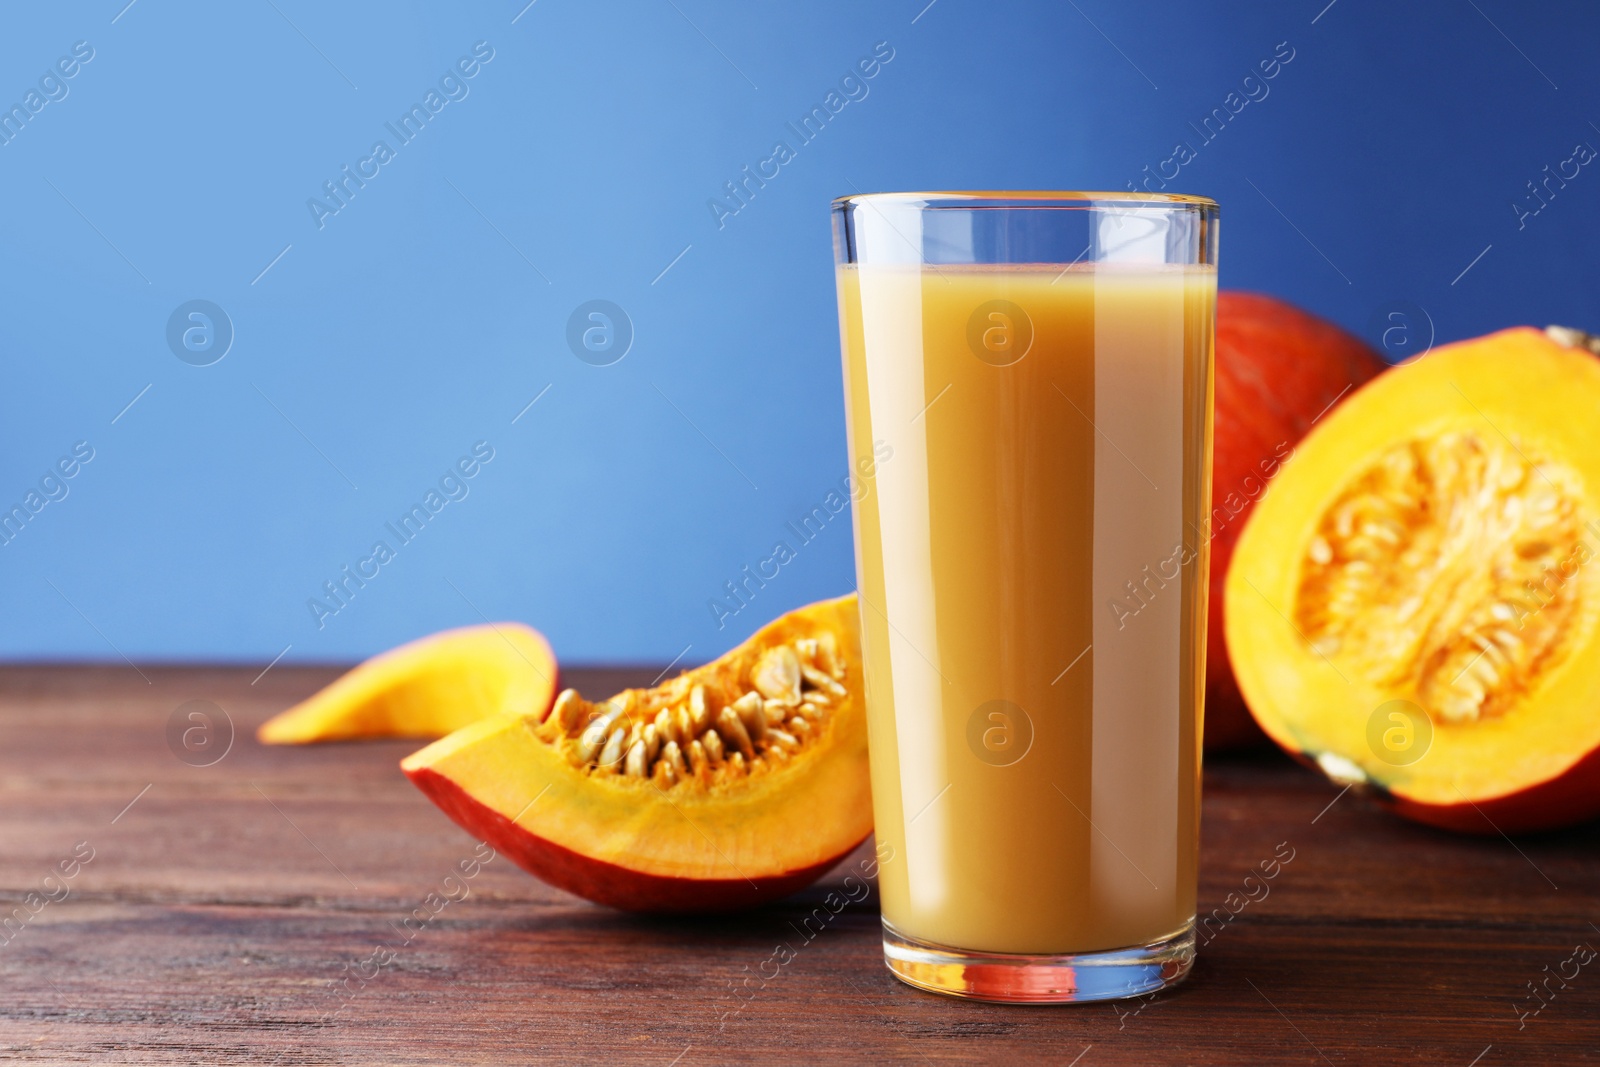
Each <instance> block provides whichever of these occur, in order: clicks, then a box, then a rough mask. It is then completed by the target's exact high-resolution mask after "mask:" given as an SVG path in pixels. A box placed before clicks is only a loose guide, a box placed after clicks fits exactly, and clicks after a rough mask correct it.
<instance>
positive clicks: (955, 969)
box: [883, 919, 1194, 1004]
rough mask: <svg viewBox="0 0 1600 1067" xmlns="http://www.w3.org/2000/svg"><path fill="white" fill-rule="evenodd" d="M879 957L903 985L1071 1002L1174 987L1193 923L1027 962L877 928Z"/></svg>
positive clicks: (1014, 1000)
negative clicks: (1140, 940)
mask: <svg viewBox="0 0 1600 1067" xmlns="http://www.w3.org/2000/svg"><path fill="white" fill-rule="evenodd" d="M883 959H884V962H885V963H887V964H888V965H889V970H890V971H891V972H892V973H893V974H894V976H895V977H896V978H898V979H900V980H901V981H902V982H905V983H907V984H908V985H914V986H916V987H917V988H918V989H926V990H928V991H929V992H932V993H944V994H946V995H948V996H952V997H970V998H971V999H973V1000H989V1001H996V1002H999V1003H1005V1004H1076V1003H1083V1002H1087V1001H1095V1000H1116V999H1119V998H1122V997H1138V996H1144V995H1145V994H1147V993H1154V992H1155V991H1156V990H1159V989H1166V988H1168V987H1170V986H1174V985H1177V984H1178V983H1179V982H1181V981H1183V980H1184V978H1186V977H1187V976H1188V974H1189V969H1190V968H1191V967H1193V966H1194V920H1193V919H1190V920H1189V921H1188V922H1187V923H1185V924H1184V925H1183V928H1182V929H1180V930H1178V931H1177V932H1175V933H1172V934H1169V935H1168V936H1166V937H1163V938H1160V939H1159V940H1156V941H1152V942H1150V943H1149V944H1146V945H1137V946H1135V947H1133V948H1122V949H1107V950H1105V951H1102V952H1081V953H1067V954H1064V955H1048V956H1034V955H1022V954H1011V953H1004V952H967V951H965V950H963V949H958V948H948V947H946V946H944V945H935V944H932V943H930V942H927V941H919V940H918V939H916V938H914V937H907V936H906V935H905V934H902V933H900V932H899V931H897V930H895V928H894V927H892V926H890V925H889V923H888V922H887V921H885V922H884V924H883Z"/></svg>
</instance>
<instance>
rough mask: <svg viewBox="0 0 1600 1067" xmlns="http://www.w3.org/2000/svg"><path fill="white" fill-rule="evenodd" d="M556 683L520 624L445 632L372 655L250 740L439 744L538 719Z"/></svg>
mask: <svg viewBox="0 0 1600 1067" xmlns="http://www.w3.org/2000/svg"><path fill="white" fill-rule="evenodd" d="M557 677H558V675H557V670H556V657H555V653H553V652H551V651H550V645H549V644H548V643H547V642H546V641H545V639H544V636H543V635H542V634H540V633H539V631H537V630H534V629H531V628H530V627H527V626H523V625H522V624H521V623H515V622H499V623H489V624H487V625H484V626H466V627H462V628H461V629H458V630H445V631H443V632H442V633H437V634H433V635H432V636H429V637H424V638H421V639H420V640H417V641H412V642H411V643H409V644H405V645H401V646H400V647H399V648H396V649H392V650H390V651H388V652H385V653H383V654H382V655H380V656H374V657H373V658H372V659H369V660H367V661H366V662H365V663H362V664H361V665H360V666H358V667H356V668H354V669H353V670H351V671H350V672H349V673H348V674H345V675H343V676H342V677H340V678H339V679H338V680H337V681H335V682H334V683H333V684H332V685H329V686H327V687H326V688H324V689H322V690H320V691H319V692H317V693H316V694H315V695H313V696H311V697H310V698H308V699H306V700H304V701H302V702H301V703H299V704H296V705H295V706H294V707H292V708H290V709H289V710H288V711H285V712H282V713H280V714H278V715H275V716H273V717H272V718H271V719H268V720H267V721H266V722H265V723H263V724H262V725H261V728H260V730H258V731H257V732H256V737H257V739H258V740H260V741H261V742H262V743H263V744H267V745H303V744H308V743H310V742H314V741H344V740H350V739H352V738H366V737H443V736H444V735H445V734H448V733H451V732H452V731H455V730H459V729H460V728H461V727H463V726H466V725H468V724H469V723H474V722H477V721H479V720H480V719H484V718H488V717H492V716H497V715H543V714H544V713H545V712H546V711H548V710H549V708H550V702H551V699H552V698H553V697H554V696H555V693H556V682H557Z"/></svg>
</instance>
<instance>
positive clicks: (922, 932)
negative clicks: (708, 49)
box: [833, 192, 1217, 1003]
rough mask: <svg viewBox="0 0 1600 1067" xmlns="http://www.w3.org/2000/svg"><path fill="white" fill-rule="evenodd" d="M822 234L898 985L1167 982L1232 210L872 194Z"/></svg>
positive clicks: (1120, 197)
mask: <svg viewBox="0 0 1600 1067" xmlns="http://www.w3.org/2000/svg"><path fill="white" fill-rule="evenodd" d="M833 220H834V248H835V254H836V259H837V262H838V285H839V319H840V333H841V336H842V344H843V350H844V372H845V374H844V377H845V398H846V407H847V409H848V427H849V439H850V459H851V464H852V470H858V471H864V472H866V471H870V472H871V473H870V477H864V478H863V479H862V483H861V491H860V492H861V495H860V496H859V498H858V499H857V501H856V503H855V509H854V515H855V520H854V521H855V534H856V575H857V584H858V588H859V591H860V602H861V634H862V650H863V653H864V656H865V682H866V697H867V714H868V721H869V724H870V738H871V753H872V795H873V805H874V814H875V817H876V824H877V835H878V841H879V848H880V855H881V856H883V857H884V859H883V861H882V863H881V865H880V868H879V887H880V891H881V899H882V906H883V929H884V954H885V957H886V960H887V962H888V965H889V969H890V970H891V971H893V972H894V973H895V975H897V976H898V977H900V978H901V979H903V980H904V981H906V982H909V983H911V984H912V985H915V986H920V987H922V988H924V989H930V990H934V991H936V992H942V993H950V994H954V995H957V996H967V997H977V998H981V999H987V1000H1003V1001H1024V1002H1041V1003H1046V1002H1065V1001H1081V1000H1100V999H1107V998H1112V997H1124V996H1136V995H1139V994H1143V993H1148V992H1150V991H1152V990H1154V989H1159V988H1161V987H1164V986H1167V985H1171V984H1173V983H1175V982H1177V981H1180V980H1181V979H1182V978H1183V977H1184V976H1185V975H1186V974H1187V973H1188V971H1189V968H1190V966H1191V964H1192V963H1193V959H1194V912H1195V867H1196V851H1197V845H1198V840H1197V839H1198V836H1199V828H1200V808H1199V800H1200V736H1201V722H1200V718H1201V694H1202V693H1203V692H1204V688H1205V643H1206V636H1205V634H1206V629H1205V628H1206V568H1207V556H1208V552H1207V537H1206V535H1205V530H1206V516H1207V513H1208V511H1209V510H1210V486H1211V358H1212V338H1213V317H1214V314H1215V307H1216V256H1217V206H1216V204H1215V203H1214V202H1212V201H1210V200H1207V199H1205V198H1204V197H1196V196H1175V195H1161V194H1142V193H1036V192H1000V193H885V194H876V195H870V196H851V197H844V198H843V199H840V200H837V201H835V202H834V205H833ZM885 846H887V847H885Z"/></svg>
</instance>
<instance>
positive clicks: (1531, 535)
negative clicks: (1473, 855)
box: [1225, 328, 1600, 834]
mask: <svg viewBox="0 0 1600 1067" xmlns="http://www.w3.org/2000/svg"><path fill="white" fill-rule="evenodd" d="M1556 337H1560V338H1561V339H1562V341H1567V342H1570V341H1572V340H1573V335H1572V334H1571V333H1570V331H1569V332H1564V333H1557V332H1554V331H1552V333H1551V334H1550V335H1547V334H1545V333H1541V332H1539V331H1537V330H1533V329H1529V328H1519V329H1513V330H1506V331H1503V332H1501V333H1496V334H1492V335H1490V336H1488V337H1483V338H1479V339H1476V340H1472V341H1465V342H1461V343H1459V344H1454V345H1449V346H1445V347H1442V348H1438V349H1435V350H1434V351H1433V352H1432V353H1431V354H1429V355H1427V356H1424V357H1422V358H1420V359H1418V360H1416V361H1413V362H1411V363H1408V364H1403V365H1401V366H1399V367H1397V368H1395V369H1393V370H1390V371H1387V372H1386V373H1384V374H1382V375H1380V376H1379V377H1378V378H1376V379H1375V380H1373V381H1372V382H1370V383H1369V384H1367V385H1366V386H1364V387H1363V388H1362V389H1361V390H1360V391H1359V392H1357V393H1355V394H1354V395H1353V396H1351V397H1350V398H1349V399H1348V400H1346V401H1345V402H1344V403H1343V404H1341V405H1340V406H1339V407H1338V408H1336V409H1335V410H1334V411H1333V412H1332V414H1331V415H1329V416H1328V417H1327V418H1326V419H1324V420H1323V421H1322V422H1321V424H1320V425H1319V426H1318V427H1317V428H1316V429H1315V430H1313V431H1312V433H1311V434H1310V435H1309V436H1308V437H1306V439H1305V440H1304V441H1303V442H1302V443H1301V445H1300V446H1299V448H1298V449H1297V450H1296V453H1295V455H1294V456H1293V458H1291V459H1290V460H1289V461H1288V462H1286V463H1285V464H1284V465H1283V468H1282V469H1281V470H1280V471H1279V472H1278V474H1277V476H1276V477H1275V478H1274V479H1273V480H1272V483H1271V484H1270V485H1269V487H1268V488H1267V491H1266V493H1265V495H1264V496H1263V497H1262V498H1261V500H1260V501H1259V502H1258V503H1257V505H1256V508H1255V514H1254V515H1253V516H1252V518H1251V519H1250V521H1249V524H1248V525H1247V527H1246V528H1245V531H1244V534H1243V536H1242V537H1241V538H1240V540H1239V544H1238V547H1237V549H1236V551H1235V553H1234V558H1233V565H1232V567H1231V569H1230V570H1229V573H1228V579H1227V590H1226V598H1227V606H1226V608H1227V609H1226V612H1225V615H1226V626H1227V644H1228V651H1229V655H1230V656H1231V658H1232V661H1233V667H1234V672H1235V674H1236V676H1237V678H1238V680H1239V686H1240V688H1241V690H1242V691H1243V693H1244V696H1245V699H1246V701H1247V702H1248V703H1249V706H1250V709H1251V711H1252V712H1253V713H1254V715H1255V718H1256V721H1257V722H1258V723H1260V725H1261V727H1262V729H1264V730H1265V731H1266V732H1267V734H1268V735H1269V736H1270V737H1272V739H1273V740H1275V741H1276V742H1277V743H1278V744H1279V745H1281V746H1283V747H1284V748H1285V749H1287V750H1289V751H1290V752H1292V753H1294V754H1296V755H1298V756H1300V757H1301V758H1302V759H1305V760H1307V761H1310V762H1314V763H1315V764H1317V765H1318V766H1319V767H1321V768H1322V769H1323V770H1324V771H1325V772H1327V773H1328V774H1329V775H1330V776H1331V777H1333V778H1334V779H1335V780H1336V781H1339V782H1343V783H1356V784H1358V785H1362V786H1366V787H1370V788H1371V789H1372V790H1373V792H1374V793H1375V795H1376V796H1377V797H1378V799H1379V800H1381V801H1383V802H1384V803H1386V804H1388V805H1389V806H1391V807H1393V808H1394V809H1396V810H1397V811H1399V812H1401V813H1402V814H1405V815H1408V816H1410V817H1412V818H1415V819H1418V820H1420V821H1422V822H1426V823H1430V824H1433V825H1436V826H1441V827H1446V828H1449V829H1455V830H1461V831H1467V832H1474V833H1488V834H1492V833H1496V832H1500V831H1503V832H1506V833H1514V832H1517V831H1529V830H1540V829H1549V828H1554V827H1558V826H1564V825H1568V824H1571V823H1575V822H1579V821H1582V820H1584V819H1588V818H1592V817H1594V816H1595V815H1597V814H1600V562H1596V558H1597V557H1600V360H1597V359H1596V358H1595V357H1594V355H1593V354H1591V353H1590V352H1589V351H1585V350H1583V349H1581V348H1578V347H1568V344H1566V343H1561V342H1558V341H1557V340H1556V339H1554V338H1556ZM1580 340H1582V339H1581V338H1580Z"/></svg>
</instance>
